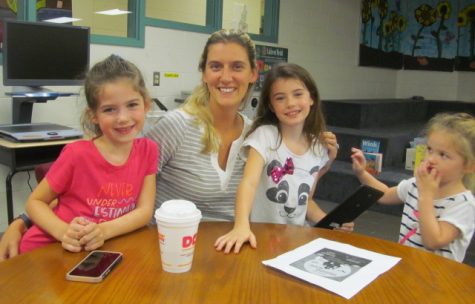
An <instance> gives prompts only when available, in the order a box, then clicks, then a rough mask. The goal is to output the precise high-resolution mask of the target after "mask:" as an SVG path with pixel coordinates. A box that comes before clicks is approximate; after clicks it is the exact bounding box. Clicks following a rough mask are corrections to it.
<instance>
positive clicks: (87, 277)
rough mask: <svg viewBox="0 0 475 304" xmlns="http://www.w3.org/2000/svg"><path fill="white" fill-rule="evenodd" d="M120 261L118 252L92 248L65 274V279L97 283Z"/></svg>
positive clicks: (120, 255)
mask: <svg viewBox="0 0 475 304" xmlns="http://www.w3.org/2000/svg"><path fill="white" fill-rule="evenodd" d="M120 261H122V253H120V252H114V251H102V250H94V251H91V252H90V253H89V254H88V255H87V256H86V257H85V258H84V259H83V260H82V261H81V262H79V264H77V265H76V266H74V267H73V269H71V271H69V272H68V273H67V274H66V279H67V280H70V281H79V282H89V283H98V282H101V281H102V280H104V278H105V277H106V276H107V275H108V274H109V273H110V272H111V270H112V269H113V268H114V267H115V266H116V265H117V264H119V263H120Z"/></svg>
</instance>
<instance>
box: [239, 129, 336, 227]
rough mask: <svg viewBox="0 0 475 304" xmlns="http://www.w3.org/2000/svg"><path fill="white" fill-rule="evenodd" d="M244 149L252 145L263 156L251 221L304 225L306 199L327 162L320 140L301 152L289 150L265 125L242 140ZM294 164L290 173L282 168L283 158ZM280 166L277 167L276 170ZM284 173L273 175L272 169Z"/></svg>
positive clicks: (273, 131) (283, 165) (274, 130)
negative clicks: (299, 153)
mask: <svg viewBox="0 0 475 304" xmlns="http://www.w3.org/2000/svg"><path fill="white" fill-rule="evenodd" d="M243 146H244V147H245V149H248V148H249V147H253V148H254V149H255V150H256V151H257V152H258V153H259V154H260V155H261V156H262V157H263V158H264V162H265V166H264V168H263V171H262V174H261V179H260V182H259V186H258V188H257V191H256V197H255V200H254V205H253V209H252V212H251V221H252V222H265V223H278V224H293V225H304V223H305V216H306V214H307V199H308V196H309V195H310V191H311V188H312V186H313V184H314V182H315V178H317V174H318V171H319V170H320V169H321V168H322V167H324V166H325V164H326V163H327V162H328V153H327V149H326V148H325V147H324V146H323V145H322V144H320V143H317V144H316V145H315V146H314V147H312V148H310V149H309V150H308V151H307V152H305V153H304V154H302V155H297V154H294V153H292V152H291V151H290V150H289V149H288V148H287V146H286V145H285V143H284V142H283V141H282V140H281V137H280V136H279V133H278V130H277V127H275V126H273V125H264V126H261V127H259V128H257V129H256V130H255V131H254V132H253V133H252V134H251V135H249V136H248V137H247V138H246V140H245V141H244V144H243ZM288 158H290V159H291V162H292V163H293V167H294V169H293V173H292V174H291V173H290V171H286V170H285V168H284V167H285V164H286V160H287V159H288ZM279 167H280V169H279ZM273 169H274V171H281V172H286V173H282V174H277V176H279V177H280V178H279V180H278V181H275V180H274V179H273V178H272V174H271V172H272V170H273Z"/></svg>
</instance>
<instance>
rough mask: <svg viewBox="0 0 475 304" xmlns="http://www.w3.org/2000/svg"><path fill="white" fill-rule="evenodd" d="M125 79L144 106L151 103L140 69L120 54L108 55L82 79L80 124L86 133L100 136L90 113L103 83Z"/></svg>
mask: <svg viewBox="0 0 475 304" xmlns="http://www.w3.org/2000/svg"><path fill="white" fill-rule="evenodd" d="M122 79H126V80H128V81H129V82H130V84H131V85H132V86H133V88H134V90H136V91H137V92H138V93H139V94H140V95H141V96H142V98H143V100H144V102H145V106H146V107H149V106H150V105H151V102H152V101H151V98H150V95H149V93H148V91H147V88H146V86H145V81H144V78H143V76H142V73H141V72H140V70H139V69H138V68H137V66H135V65H134V64H133V63H131V62H130V61H127V60H125V59H123V58H121V57H120V56H117V55H110V56H109V57H107V58H106V59H104V60H102V61H100V62H98V63H96V64H95V65H94V66H93V67H92V68H91V69H90V70H89V72H88V73H87V74H86V79H85V81H84V94H85V96H86V103H87V107H86V109H85V110H84V112H83V113H82V116H81V125H82V128H83V130H84V133H86V135H88V136H91V137H95V136H101V135H102V131H101V129H100V128H99V126H98V125H97V124H95V123H93V122H92V120H91V114H92V113H95V112H96V110H97V108H98V107H99V104H100V100H99V95H100V94H101V92H102V89H103V87H104V85H105V84H108V83H111V82H114V81H117V80H122Z"/></svg>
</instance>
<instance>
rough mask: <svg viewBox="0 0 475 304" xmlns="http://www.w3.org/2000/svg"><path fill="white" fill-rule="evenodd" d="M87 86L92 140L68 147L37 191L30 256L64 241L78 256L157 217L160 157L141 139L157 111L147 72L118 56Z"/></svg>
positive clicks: (25, 246) (26, 247)
mask: <svg viewBox="0 0 475 304" xmlns="http://www.w3.org/2000/svg"><path fill="white" fill-rule="evenodd" d="M84 86H85V87H84V91H85V95H86V100H87V108H86V110H85V111H84V113H83V116H82V125H83V128H84V130H85V132H86V133H87V134H88V135H92V136H91V139H88V140H78V141H76V142H73V143H71V144H68V145H66V146H65V147H64V149H63V151H62V152H61V154H60V156H59V157H58V159H57V160H56V161H55V162H54V164H53V165H52V167H51V169H50V170H49V171H48V173H47V175H46V177H45V178H44V179H43V180H42V181H41V182H40V183H39V184H38V186H37V187H36V188H35V189H34V191H33V192H32V193H31V195H30V197H29V198H28V201H27V203H26V212H27V213H28V216H29V217H30V218H31V219H32V221H33V222H34V223H35V225H34V226H33V227H32V228H31V229H29V230H28V231H27V232H26V233H25V234H24V235H23V238H22V240H21V243H20V252H22V253H23V252H27V251H30V250H33V249H36V248H39V247H41V246H44V245H46V244H49V243H52V242H57V241H58V242H61V243H62V246H63V247H64V248H65V249H67V250H69V251H72V252H79V251H82V250H87V251H90V250H94V249H97V248H99V247H101V246H102V245H103V244H104V242H105V241H106V240H108V239H110V238H113V237H115V236H118V235H122V234H124V233H127V232H130V231H133V230H135V229H138V228H140V227H142V226H144V225H146V224H147V223H148V222H149V221H150V219H151V217H152V213H153V208H154V201H155V175H156V173H157V172H156V171H157V167H158V166H157V162H158V158H159V155H158V153H159V152H158V148H157V145H156V144H155V142H153V141H152V140H149V139H147V138H136V137H137V135H139V134H140V132H141V130H142V127H143V125H144V121H145V114H146V112H147V111H148V110H149V109H150V107H151V99H150V96H149V95H148V92H147V90H146V88H145V82H144V80H143V77H142V74H141V73H140V71H139V70H138V68H137V67H136V66H135V65H134V64H132V63H130V62H128V61H126V60H124V59H122V58H120V57H119V56H116V55H112V56H109V57H108V58H106V59H105V60H103V61H101V62H99V63H97V64H96V65H94V67H92V69H91V70H90V71H89V73H88V74H87V76H86V80H85V85H84ZM55 199H57V200H58V203H57V205H56V207H55V208H54V209H51V208H50V207H49V203H50V202H52V201H53V200H55Z"/></svg>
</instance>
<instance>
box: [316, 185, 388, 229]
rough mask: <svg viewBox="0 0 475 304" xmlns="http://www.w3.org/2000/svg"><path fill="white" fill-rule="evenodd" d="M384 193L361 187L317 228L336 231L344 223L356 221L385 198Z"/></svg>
mask: <svg viewBox="0 0 475 304" xmlns="http://www.w3.org/2000/svg"><path fill="white" fill-rule="evenodd" d="M383 194H384V193H383V192H381V191H379V190H377V189H374V188H372V187H370V186H366V185H361V186H360V187H359V188H358V189H357V190H356V191H355V192H353V194H351V195H350V196H349V197H348V198H347V199H346V200H345V201H344V202H343V203H341V204H339V205H338V206H337V207H335V208H334V209H333V210H332V211H330V212H329V213H328V214H327V215H326V216H325V217H324V218H322V219H321V220H320V221H319V222H318V223H316V224H315V227H319V228H327V229H334V228H338V227H340V226H341V224H343V223H348V222H352V221H354V220H355V219H356V218H357V217H358V216H359V215H360V214H361V213H363V212H364V211H365V210H367V209H368V208H369V207H371V205H373V204H374V203H375V202H376V201H377V200H379V199H380V198H381V196H383Z"/></svg>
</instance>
